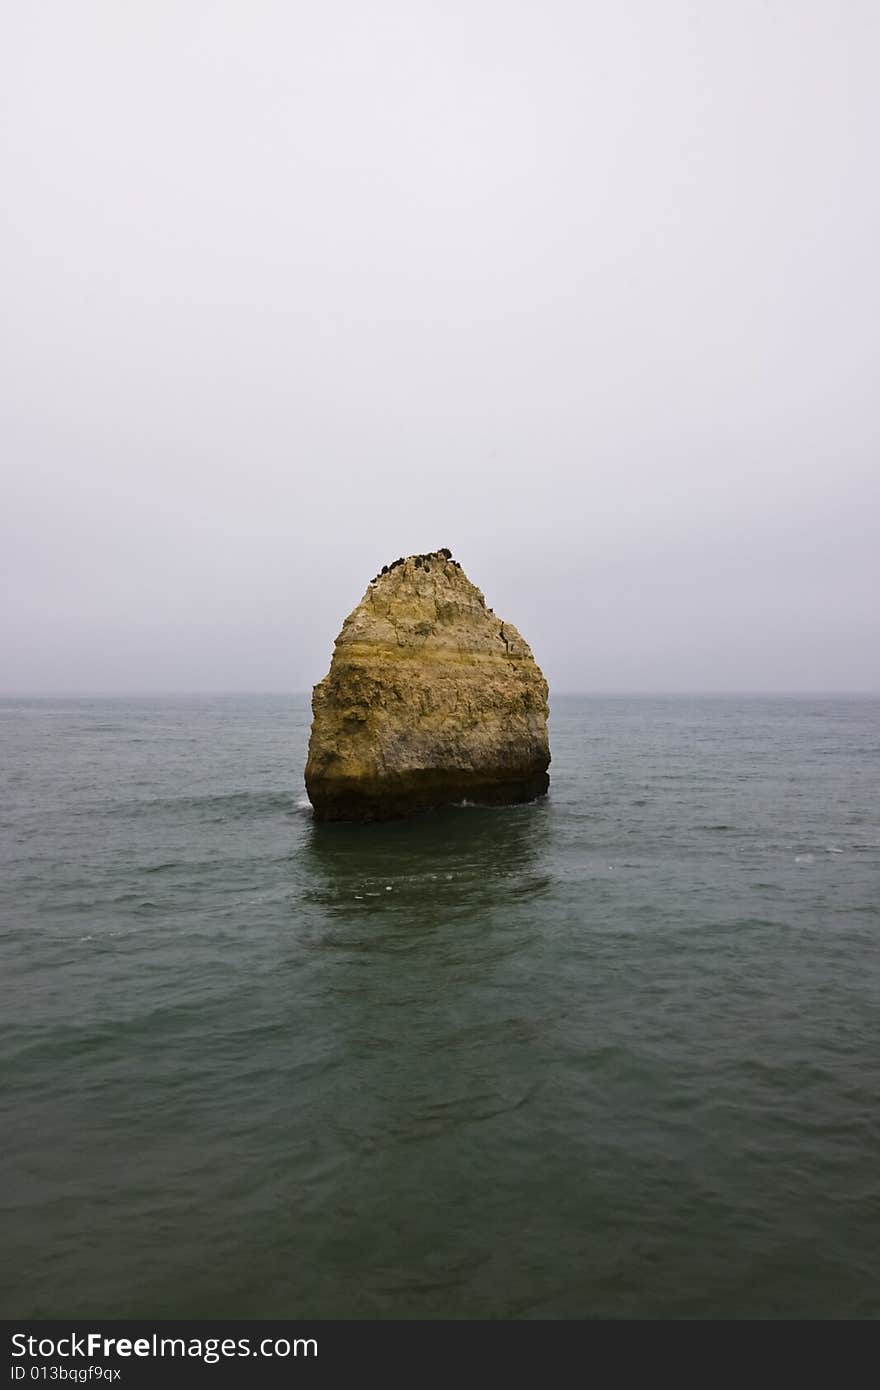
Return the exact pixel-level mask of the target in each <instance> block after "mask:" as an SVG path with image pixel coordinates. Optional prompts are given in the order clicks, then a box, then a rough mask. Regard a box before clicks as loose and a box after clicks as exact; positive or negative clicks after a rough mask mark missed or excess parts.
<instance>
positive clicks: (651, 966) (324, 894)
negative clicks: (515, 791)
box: [0, 697, 880, 1318]
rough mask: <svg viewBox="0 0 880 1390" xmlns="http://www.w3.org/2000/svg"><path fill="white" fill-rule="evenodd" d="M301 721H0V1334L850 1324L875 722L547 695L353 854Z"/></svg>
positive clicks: (256, 703)
mask: <svg viewBox="0 0 880 1390" xmlns="http://www.w3.org/2000/svg"><path fill="white" fill-rule="evenodd" d="M307 735H308V706H307V702H306V700H305V699H304V698H279V697H253V698H247V699H244V698H216V699H204V698H190V699H184V698H181V699H150V700H142V701H140V700H133V699H131V700H63V701H62V700H58V701H43V700H34V701H9V700H7V701H5V702H2V703H0V741H2V767H3V790H2V807H0V839H2V874H0V930H2V935H0V989H2V1013H0V1084H2V1117H0V1124H2V1152H0V1206H2V1232H3V1247H4V1260H3V1262H2V1267H3V1274H2V1279H3V1287H2V1296H0V1311H2V1312H3V1313H5V1314H6V1315H7V1316H13V1315H15V1316H36V1317H39V1316H43V1317H48V1316H57V1317H85V1316H89V1317H95V1316H103V1317H125V1316H131V1317H147V1318H149V1317H187V1316H213V1317H218V1318H222V1317H227V1316H229V1317H234V1316H241V1317H245V1316H247V1317H315V1316H317V1317H365V1318H387V1317H430V1318H447V1317H474V1316H476V1317H493V1318H521V1317H627V1316H646V1317H712V1316H715V1317H717V1316H721V1317H740V1316H759V1317H778V1316H789V1317H807V1316H809V1317H841V1316H849V1317H876V1316H878V1314H880V1096H878V1089H880V949H878V948H880V891H878V890H880V702H878V701H871V700H856V699H853V700H831V699H827V700H826V699H815V700H782V699H779V700H765V699H748V700H734V699H662V700H660V699H657V700H651V699H622V698H621V699H574V698H571V699H556V700H554V702H553V706H552V722H551V742H552V751H553V764H552V767H551V775H552V785H551V794H550V796H549V797H548V798H547V799H546V800H544V801H542V802H540V803H537V804H535V805H532V806H526V807H518V808H513V809H505V810H480V809H477V808H468V807H465V808H454V809H450V810H447V811H443V812H437V813H433V814H430V815H426V816H423V817H420V818H418V819H414V820H412V821H408V822H402V823H397V824H392V825H384V826H366V827H351V826H318V825H315V824H314V822H313V821H312V819H311V817H310V814H309V810H308V805H307V803H306V802H305V798H304V794H303V789H302V766H303V763H304V756H305V746H306V740H307Z"/></svg>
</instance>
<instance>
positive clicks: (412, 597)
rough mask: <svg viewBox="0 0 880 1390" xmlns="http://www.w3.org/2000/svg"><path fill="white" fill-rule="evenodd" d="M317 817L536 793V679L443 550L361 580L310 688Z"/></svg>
mask: <svg viewBox="0 0 880 1390" xmlns="http://www.w3.org/2000/svg"><path fill="white" fill-rule="evenodd" d="M312 711H313V715H314V718H313V721H312V733H311V738H310V740H309V756H308V762H307V764H306V790H307V791H308V794H309V798H310V800H311V802H312V805H313V807H314V809H315V816H316V817H317V819H319V820H388V819H391V818H392V817H395V816H402V815H408V814H409V813H410V812H412V811H419V810H425V809H427V808H428V807H431V806H442V805H445V804H448V803H450V802H459V801H462V800H468V801H474V802H480V803H489V804H498V803H505V802H517V801H530V800H532V799H533V798H535V797H537V796H541V795H542V794H543V793H544V792H546V790H547V787H548V784H549V780H550V779H549V777H548V776H547V767H548V765H549V762H550V749H549V746H548V742H547V682H546V681H545V680H544V677H543V675H542V674H541V671H540V669H539V667H538V666H537V664H536V662H535V659H534V657H533V656H532V653H531V651H530V650H529V648H528V646H527V645H526V643H525V642H524V641H523V639H522V637H521V636H520V635H519V633H518V632H517V630H516V628H515V627H513V626H511V624H510V623H507V622H503V621H502V620H501V619H500V618H498V617H496V615H495V614H494V613H493V612H492V610H491V609H490V608H487V607H486V601H485V599H484V598H483V595H482V594H481V593H480V591H479V589H477V588H476V587H475V585H473V584H472V583H471V582H470V580H469V579H468V578H467V576H466V575H465V573H464V571H463V570H462V568H461V566H460V565H459V564H458V562H457V561H455V560H453V559H452V557H451V554H450V552H449V551H448V550H440V551H435V552H434V553H433V554H431V555H411V556H409V558H408V559H402V558H401V559H400V560H396V561H395V562H394V564H393V565H389V566H385V567H384V568H383V570H382V572H381V573H380V574H378V575H377V576H376V578H375V579H373V580H372V581H371V582H370V584H369V586H368V588H367V591H366V593H365V594H364V596H363V598H362V599H361V601H360V603H359V604H358V606H357V608H355V610H354V612H353V613H350V614H349V616H348V617H347V618H346V620H345V622H344V623H343V625H342V631H341V632H340V634H339V636H338V637H337V639H336V647H335V650H334V653H333V660H332V662H331V664H330V670H329V672H328V674H327V675H326V676H325V677H324V679H323V680H322V681H321V682H320V683H319V684H318V685H316V686H315V689H314V693H313V696H312Z"/></svg>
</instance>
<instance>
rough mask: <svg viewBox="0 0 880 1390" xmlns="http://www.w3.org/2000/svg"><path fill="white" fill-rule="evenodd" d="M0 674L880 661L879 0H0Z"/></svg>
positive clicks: (858, 671)
mask: <svg viewBox="0 0 880 1390" xmlns="http://www.w3.org/2000/svg"><path fill="white" fill-rule="evenodd" d="M2 29H3V33H2V41H0V190H2V193H0V196H2V204H3V206H2V219H0V267H2V270H0V274H2V277H3V292H2V305H3V309H2V316H0V467H2V474H3V506H2V516H0V555H2V565H3V578H4V582H3V592H2V601H0V624H2V627H0V651H2V670H0V688H2V691H3V692H5V693H16V692H32V693H54V692H67V693H77V692H117V691H118V692H141V691H143V692H147V691H246V690H253V691H260V690H266V691H269V690H273V691H275V690H277V691H284V690H290V691H301V690H306V689H307V688H308V687H309V686H310V685H311V684H312V683H313V682H314V681H315V680H317V679H319V678H320V677H321V676H322V675H323V674H324V672H325V670H326V668H327V665H328V662H329V656H330V652H331V648H332V643H333V639H334V637H335V636H336V633H337V632H338V630H339V627H340V624H341V621H342V619H343V617H344V616H345V614H346V613H347V612H349V611H350V609H351V608H352V607H353V606H354V605H355V603H356V602H357V601H358V600H359V598H360V597H361V595H362V593H363V591H364V589H365V587H366V584H367V581H368V580H369V579H370V578H371V576H372V575H373V574H374V573H375V572H376V570H377V569H378V568H379V567H380V566H381V565H382V564H385V563H388V562H389V561H391V560H393V559H394V558H395V557H396V556H398V555H401V554H409V553H412V552H416V551H424V550H429V549H435V548H437V547H439V546H449V547H451V549H452V551H453V553H454V555H455V556H456V557H457V558H458V559H459V560H460V561H461V562H462V564H463V566H464V568H465V570H466V571H467V573H468V574H469V575H470V577H471V578H472V579H473V580H474V581H475V582H476V583H477V584H479V585H480V587H481V588H482V589H483V590H484V592H485V594H486V599H487V602H488V603H489V604H491V605H492V606H493V607H494V608H495V610H496V611H497V612H498V613H500V614H501V615H503V616H504V617H506V618H508V619H509V620H510V621H511V622H513V623H515V624H516V625H517V626H518V627H519V628H520V629H521V631H522V633H523V635H524V636H525V637H526V639H527V640H528V641H529V642H530V643H531V645H532V648H533V650H534V652H535V655H536V657H537V658H538V660H539V661H540V663H541V665H542V667H543V668H544V671H545V673H546V675H547V677H548V680H549V681H550V685H551V690H552V691H556V692H562V691H585V692H591V691H596V692H602V691H645V692H648V691H651V692H653V691H687V690H694V691H726V690H730V691H777V690H778V691H859V690H861V691H869V690H874V691H876V690H880V642H878V631H877V612H878V601H877V599H878V593H880V573H878V571H880V546H878V541H877V531H878V503H880V463H878V442H880V428H878V426H880V393H878V364H880V342H878V338H880V327H878V325H880V271H878V246H880V215H878V214H880V180H878V176H877V136H878V130H880V85H878V82H877V73H878V64H880V7H878V6H877V5H876V4H875V3H873V0H866V2H865V3H857V2H856V0H822V2H821V3H819V2H817V0H813V2H812V3H811V0H790V2H789V3H786V2H785V0H766V2H764V0H737V3H736V4H701V3H699V2H698V0H692V3H684V2H683V0H663V3H657V0H604V2H603V3H589V0H571V3H568V0H544V3H542V4H540V5H538V4H535V3H530V4H526V3H522V2H521V0H520V2H519V3H518V0H503V3H502V0H467V3H464V0H449V2H448V3H446V4H438V3H427V0H401V2H400V3H397V4H391V3H384V0H379V2H378V3H364V0H325V3H322V4H320V5H319V4H304V3H294V0H279V2H278V3H267V2H266V0H247V2H245V0H237V3H228V0H227V3H220V2H219V0H202V2H201V3H198V2H197V0H126V3H125V4H120V3H118V0H108V3H95V0H78V3H77V4H76V5H71V4H69V3H66V0H44V2H43V3H41V4H39V5H35V4H31V3H27V0H9V3H7V4H6V5H5V6H4V8H3V20H2Z"/></svg>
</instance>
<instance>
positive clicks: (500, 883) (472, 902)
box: [302, 801, 550, 930]
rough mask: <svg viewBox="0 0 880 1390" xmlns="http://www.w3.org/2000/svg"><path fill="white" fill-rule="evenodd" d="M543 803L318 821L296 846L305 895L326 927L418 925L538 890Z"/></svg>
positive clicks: (545, 828) (543, 879) (541, 886)
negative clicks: (381, 820) (387, 819)
mask: <svg viewBox="0 0 880 1390" xmlns="http://www.w3.org/2000/svg"><path fill="white" fill-rule="evenodd" d="M548 810H549V808H548V805H547V803H546V802H545V801H541V802H536V803H534V804H532V805H530V806H521V807H506V808H503V809H486V808H481V807H462V808H450V809H448V810H443V811H436V812H432V813H430V814H428V815H422V816H415V817H413V818H411V819H409V820H405V821H394V822H391V823H389V824H382V825H338V824H333V825H325V824H319V823H317V822H315V823H313V824H312V826H311V827H310V835H309V837H308V840H307V843H306V844H305V846H304V848H303V850H302V854H303V868H304V869H305V871H306V874H307V876H308V879H309V887H308V889H307V897H308V898H310V899H311V901H313V902H314V903H315V904H320V905H321V907H322V908H323V909H324V912H325V917H324V921H325V924H326V922H327V921H328V920H329V921H330V922H331V923H333V922H337V921H339V920H340V919H341V920H344V921H347V922H351V923H353V924H356V923H363V922H365V921H368V920H370V919H371V918H374V919H378V920H379V921H380V922H381V923H383V924H385V925H386V926H387V927H389V928H399V929H406V930H411V929H413V928H415V929H419V928H421V929H423V930H424V929H430V928H432V927H435V926H437V925H440V924H443V923H445V922H448V921H449V920H450V919H451V918H452V917H464V918H469V917H472V916H474V915H477V914H482V913H483V912H484V911H485V909H486V908H487V906H489V905H491V906H492V907H493V908H498V907H502V908H503V905H504V903H505V901H507V900H511V899H523V898H528V897H536V896H539V895H540V894H541V893H542V892H544V891H545V890H546V889H547V888H548V887H549V883H550V879H549V876H548V874H547V872H546V869H545V867H544V864H545V859H544V855H543V850H544V847H545V845H546V843H547V837H548V832H549V822H548ZM377 924H378V923H377Z"/></svg>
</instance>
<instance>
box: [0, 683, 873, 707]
mask: <svg viewBox="0 0 880 1390" xmlns="http://www.w3.org/2000/svg"><path fill="white" fill-rule="evenodd" d="M311 693H312V690H311V687H306V688H302V689H299V690H294V689H288V688H284V689H280V688H278V689H272V688H268V689H249V690H230V689H222V688H220V687H217V688H206V689H204V690H201V689H189V690H186V689H175V688H158V689H145V690H119V689H115V690H114V689H110V690H100V689H83V690H8V691H4V690H0V700H171V699H228V700H232V699H253V698H256V697H261V698H267V697H272V698H287V699H300V698H303V699H307V698H310V696H311ZM832 698H833V699H877V698H880V687H877V688H868V687H864V688H858V687H855V688H848V689H843V688H841V689H839V690H834V689H828V688H827V687H825V688H822V687H815V688H813V687H809V688H802V689H797V688H792V687H773V688H769V689H766V690H761V689H755V688H754V687H751V688H750V687H741V688H731V689H728V690H717V689H716V690H713V689H708V690H707V689H705V688H703V689H701V688H699V687H693V688H690V689H688V688H678V689H668V690H626V689H623V688H611V687H609V688H607V689H586V690H574V689H563V690H556V691H554V692H551V694H550V703H551V704H552V702H553V700H554V699H582V700H583V699H588V700H600V699H627V700H638V699H642V700H662V699H670V700H671V699H678V700H687V699H832Z"/></svg>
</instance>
